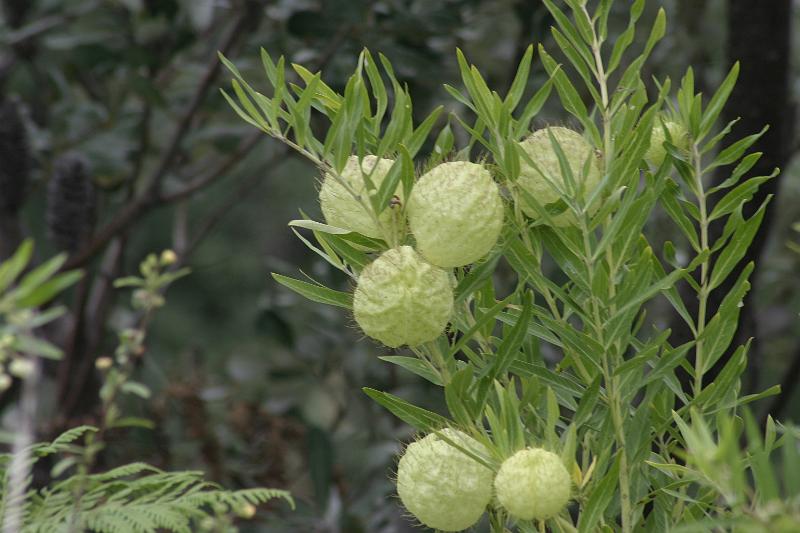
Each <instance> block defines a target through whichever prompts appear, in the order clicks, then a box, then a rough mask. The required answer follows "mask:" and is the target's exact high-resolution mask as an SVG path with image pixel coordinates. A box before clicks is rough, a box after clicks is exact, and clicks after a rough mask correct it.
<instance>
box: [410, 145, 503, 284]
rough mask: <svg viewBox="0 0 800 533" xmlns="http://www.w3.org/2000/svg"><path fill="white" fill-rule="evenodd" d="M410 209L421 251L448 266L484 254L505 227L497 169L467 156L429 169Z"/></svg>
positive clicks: (444, 266) (417, 188)
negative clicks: (467, 159)
mask: <svg viewBox="0 0 800 533" xmlns="http://www.w3.org/2000/svg"><path fill="white" fill-rule="evenodd" d="M407 212H408V224H409V226H410V228H411V232H412V233H413V234H414V237H415V238H416V240H417V249H418V250H419V253H420V254H422V256H423V257H424V258H425V259H427V260H428V261H430V262H431V263H433V264H434V265H437V266H440V267H442V268H452V267H457V266H464V265H468V264H470V263H474V262H475V261H477V260H478V259H480V258H482V257H483V256H485V255H486V254H487V253H489V251H490V250H491V249H492V247H494V245H495V243H496V242H497V238H498V237H499V236H500V231H501V230H502V229H503V212H504V210H503V199H502V198H501V196H500V190H499V189H498V187H497V184H496V183H495V182H494V180H493V179H492V175H491V174H490V173H489V171H488V170H486V168H484V167H483V165H478V164H475V163H469V162H465V161H454V162H450V163H442V164H440V165H437V166H436V167H434V168H433V169H432V170H430V171H428V172H427V173H425V174H424V175H423V176H422V177H421V178H420V179H419V181H418V182H417V183H416V185H414V189H413V190H412V192H411V197H410V198H409V200H408V211H407Z"/></svg>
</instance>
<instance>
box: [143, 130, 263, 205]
mask: <svg viewBox="0 0 800 533" xmlns="http://www.w3.org/2000/svg"><path fill="white" fill-rule="evenodd" d="M263 138H264V134H263V133H262V132H260V131H255V132H253V133H252V134H250V136H248V137H246V138H245V140H244V141H242V142H241V143H240V144H239V147H238V148H237V149H236V151H235V152H233V153H232V154H231V155H230V156H229V157H227V158H226V159H225V160H224V161H222V162H221V163H220V164H219V165H217V167H216V168H214V169H213V170H211V171H210V172H208V173H207V174H206V175H205V176H201V177H199V178H197V179H194V180H192V181H190V182H188V183H187V184H186V185H185V186H184V187H183V188H181V189H180V190H177V191H175V192H172V193H168V194H161V195H159V197H158V203H172V202H178V201H180V200H185V199H186V198H188V197H189V196H191V195H193V194H194V193H196V192H198V191H200V190H202V189H204V188H206V187H208V186H209V185H211V184H212V183H214V182H215V181H216V180H218V179H219V178H221V177H222V176H224V175H226V174H227V173H228V172H229V171H230V170H231V169H232V168H233V167H235V166H236V165H237V164H238V163H239V162H240V161H241V160H242V159H243V158H244V157H245V156H246V155H247V154H248V153H250V151H251V150H252V149H253V148H255V146H256V145H257V144H258V143H259V141H261V140H262V139H263Z"/></svg>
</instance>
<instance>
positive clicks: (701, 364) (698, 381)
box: [692, 143, 711, 398]
mask: <svg viewBox="0 0 800 533" xmlns="http://www.w3.org/2000/svg"><path fill="white" fill-rule="evenodd" d="M692 159H693V160H694V161H693V163H694V179H695V183H694V186H695V189H696V190H695V195H696V196H697V203H698V208H699V210H700V253H701V254H702V253H704V252H705V251H706V250H708V249H709V243H708V225H709V221H708V206H707V205H706V193H705V190H704V189H703V169H702V166H701V158H700V150H699V148H698V146H697V143H694V144H693V146H692ZM708 283H709V280H708V261H703V264H702V265H701V266H700V292H699V293H698V295H697V297H698V300H699V304H698V308H697V336H696V339H698V340H697V345H696V346H695V361H694V396H695V398H696V397H697V395H698V394H700V391H702V390H703V373H704V372H705V364H706V363H705V354H704V352H703V341H702V340H700V337H701V336H702V335H703V331H704V330H705V327H706V314H707V312H706V308H707V306H708V295H709V293H710V292H711V291H710V290H709V286H708Z"/></svg>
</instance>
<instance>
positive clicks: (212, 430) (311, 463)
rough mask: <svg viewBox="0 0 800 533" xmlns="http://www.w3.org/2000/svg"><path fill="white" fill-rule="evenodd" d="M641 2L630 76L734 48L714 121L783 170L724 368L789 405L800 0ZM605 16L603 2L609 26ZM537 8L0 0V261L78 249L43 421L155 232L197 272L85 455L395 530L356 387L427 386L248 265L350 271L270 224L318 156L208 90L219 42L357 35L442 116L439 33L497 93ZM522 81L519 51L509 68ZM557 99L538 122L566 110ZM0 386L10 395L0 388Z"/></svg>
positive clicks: (278, 44) (45, 423)
mask: <svg viewBox="0 0 800 533" xmlns="http://www.w3.org/2000/svg"><path fill="white" fill-rule="evenodd" d="M648 4H649V5H648V8H647V11H646V13H645V16H644V17H643V19H644V20H645V21H648V20H651V19H652V16H653V14H654V13H655V11H656V9H657V8H658V7H659V5H663V6H664V7H665V9H666V10H667V14H668V17H669V20H670V25H669V32H668V34H667V37H666V38H665V39H664V41H663V42H662V43H661V44H660V45H659V47H657V49H656V52H655V54H654V58H653V60H652V62H651V63H650V64H649V66H648V67H647V69H648V71H647V72H646V75H645V76H644V79H646V80H647V79H650V76H651V75H654V76H657V77H658V78H664V77H666V76H670V77H672V78H673V80H676V79H678V78H679V77H680V76H681V75H682V74H683V72H684V70H685V68H686V66H687V65H689V64H691V65H694V67H695V74H696V78H697V80H698V81H697V83H698V85H699V87H700V88H701V90H703V92H704V93H706V94H710V93H711V92H712V91H713V89H714V87H715V86H716V84H717V83H718V82H719V81H720V80H721V79H722V77H723V76H724V75H725V73H726V72H727V69H728V68H729V66H730V65H731V63H732V62H733V60H734V59H741V60H742V63H743V67H742V75H741V78H740V84H739V87H738V88H737V90H736V92H735V93H734V96H733V98H732V100H731V103H730V106H729V112H728V117H727V118H728V119H733V118H736V117H739V116H740V117H741V118H742V120H741V121H740V122H739V124H738V125H737V127H736V129H735V130H734V131H735V132H736V133H737V134H738V136H739V137H741V136H744V135H747V134H750V133H754V132H755V131H757V130H759V129H760V128H761V126H762V125H763V124H765V123H769V124H770V125H771V129H770V131H769V133H768V134H767V135H766V136H765V137H764V138H763V139H762V141H761V146H759V147H758V149H759V150H763V151H764V152H766V156H765V157H764V158H762V161H761V163H760V167H761V168H760V169H755V171H758V170H762V171H763V172H759V174H760V173H765V174H768V173H769V172H770V171H771V169H772V168H773V167H775V166H779V167H781V168H782V169H783V170H784V171H783V174H782V175H781V176H780V177H779V179H776V180H774V181H773V182H771V185H770V187H769V190H765V191H764V192H763V194H768V193H769V194H771V193H776V192H779V194H778V196H777V198H776V201H774V202H773V203H772V206H771V208H770V210H769V215H768V217H767V218H766V219H765V222H764V225H763V227H762V230H761V234H760V236H759V237H758V238H756V240H755V241H754V242H755V244H754V247H753V249H752V250H751V257H753V258H758V263H757V265H758V267H757V268H758V270H757V277H756V281H755V284H754V289H753V290H752V291H751V293H750V294H751V297H750V301H749V302H748V305H747V307H746V310H745V312H744V313H742V324H741V326H742V327H741V330H740V335H741V338H742V339H746V338H748V337H751V336H756V338H757V342H756V343H755V345H754V350H753V351H752V353H751V360H750V367H749V370H748V374H747V380H746V382H745V383H744V387H745V389H747V391H751V392H752V391H756V390H761V389H763V388H766V387H767V386H769V385H772V384H774V383H783V386H784V390H785V392H784V395H783V396H781V397H779V398H778V399H776V400H774V401H772V402H770V401H766V402H763V403H762V404H761V405H760V406H759V408H760V409H761V412H762V414H763V413H767V412H771V413H772V415H773V416H775V417H777V418H780V419H783V420H794V421H798V420H799V419H800V394H795V388H796V387H795V386H796V384H797V383H798V378H799V376H800V343H799V342H798V339H800V335H798V332H799V330H800V317H799V316H798V311H800V290H799V289H800V286H799V285H798V277H797V273H798V264H799V263H800V255H797V254H795V253H794V252H792V251H790V250H789V247H788V246H787V242H789V241H797V240H798V235H797V233H796V232H795V231H793V230H792V225H793V223H795V222H797V221H798V220H800V212H798V210H797V208H796V206H797V205H798V203H797V202H798V200H799V199H800V183H798V175H797V174H798V170H797V168H796V167H795V166H794V165H793V163H792V161H793V156H794V155H795V153H796V151H797V145H796V139H795V136H794V130H795V102H796V95H797V92H798V82H800V78H799V77H798V69H797V65H796V63H795V59H794V58H797V57H798V55H797V54H796V53H794V50H793V43H792V40H791V34H792V23H793V21H795V20H796V19H797V16H798V13H797V11H798V10H797V9H793V7H792V3H791V2H790V1H789V0H770V1H769V2H752V1H751V0H664V1H663V2H658V1H655V0H652V1H651V2H649V3H648ZM626 11H627V2H624V1H618V2H617V5H616V7H615V14H614V16H613V17H612V28H614V30H613V31H614V32H617V33H618V32H619V31H620V29H621V28H624V26H625V24H627V16H626ZM550 25H551V20H550V19H549V17H548V15H547V14H546V10H545V9H544V6H543V5H542V4H541V3H540V2H538V1H535V0H531V1H513V0H493V1H490V0H484V1H481V0H442V1H431V0H418V1H415V0H383V1H374V2H369V1H365V0H362V1H359V0H277V1H249V0H95V1H92V0H81V1H73V0H38V1H24V0H2V18H0V256H2V257H6V256H7V255H8V254H9V253H10V252H11V251H12V250H13V249H14V248H15V247H16V245H17V244H18V243H19V241H20V239H21V238H23V237H24V236H33V237H34V238H35V239H36V241H37V245H38V246H37V255H38V257H39V258H40V259H42V258H45V257H47V256H49V255H51V254H53V253H56V252H58V251H62V250H63V251H67V252H68V253H69V254H70V260H69V264H70V266H73V267H85V268H88V275H87V277H86V279H85V280H84V282H82V284H81V285H80V286H79V287H78V288H77V289H75V290H73V291H71V292H70V293H69V294H68V295H67V297H66V298H65V300H64V303H66V304H67V305H69V306H70V308H71V310H72V313H71V316H70V317H69V319H68V320H65V321H62V323H60V324H59V325H58V327H57V328H56V329H54V330H53V331H51V332H49V335H50V336H51V337H52V338H53V340H55V341H56V342H58V343H59V344H60V345H61V346H62V347H63V348H64V350H65V352H66V358H65V360H64V361H63V362H62V363H60V365H58V366H57V367H53V368H49V369H48V377H47V382H46V386H44V387H43V390H42V401H43V402H44V404H45V408H44V410H43V413H42V425H41V433H42V435H41V436H42V437H46V436H48V435H51V434H53V433H55V432H57V431H58V430H59V429H63V428H66V427H69V426H73V425H76V424H78V423H83V422H91V421H92V417H93V416H94V413H95V411H94V409H95V407H96V402H95V400H94V399H95V397H96V393H97V390H96V386H97V382H96V380H97V378H96V376H95V375H94V372H93V370H92V369H93V366H92V365H93V360H94V359H95V358H96V357H98V356H100V355H105V354H108V353H109V351H110V350H112V349H113V347H114V339H115V336H114V333H113V332H114V330H116V329H117V328H119V327H120V326H121V325H124V324H126V322H127V321H129V320H130V319H131V316H130V311H128V310H127V309H128V308H129V307H128V305H127V298H128V296H127V294H123V293H117V292H116V291H114V290H113V289H112V288H111V285H110V281H109V280H110V279H112V278H114V277H118V276H120V275H124V274H126V273H130V272H131V271H132V270H133V269H135V268H136V266H137V265H138V262H139V261H140V260H141V259H142V258H143V257H144V256H145V255H146V254H147V253H148V252H150V251H160V250H162V249H165V248H171V249H174V250H175V251H176V252H177V254H178V255H179V257H180V260H181V262H182V263H184V264H186V265H188V266H190V267H191V268H192V270H193V273H192V275H191V276H190V277H188V278H186V279H183V280H181V281H179V282H178V283H177V284H176V285H175V286H174V287H173V288H172V289H170V291H169V293H168V294H167V297H168V304H167V307H166V308H165V309H163V310H162V311H160V312H159V315H158V317H157V320H156V321H155V323H154V325H153V327H152V330H151V336H150V339H149V343H148V351H147V353H146V354H145V356H144V359H143V365H142V369H141V379H142V380H144V381H145V382H147V383H148V384H149V385H150V386H151V387H152V389H153V391H154V394H153V397H152V398H151V399H150V400H149V401H147V402H144V403H141V402H140V403H137V404H132V405H131V406H130V409H131V411H132V412H135V413H138V414H141V415H143V416H147V417H149V418H151V419H153V420H154V421H155V422H156V423H157V426H158V429H157V430H155V431H144V430H142V431H133V432H132V433H131V432H130V431H129V432H126V433H124V434H120V435H117V436H116V440H115V441H113V442H112V446H111V449H110V451H109V452H108V453H107V454H106V456H105V457H104V458H103V463H104V464H105V465H113V464H116V463H119V462H122V461H130V460H134V459H137V460H145V461H148V462H151V463H153V464H156V465H157V466H160V467H163V468H172V469H182V468H193V469H202V470H204V471H206V472H207V473H208V476H209V477H210V478H211V479H213V480H215V481H219V482H221V483H223V484H225V485H226V486H229V487H231V488H234V487H245V486H254V485H266V486H274V487H280V488H288V489H289V490H291V491H292V493H293V494H294V495H295V497H296V498H297V500H298V502H299V510H298V511H297V512H295V513H293V514H288V513H283V512H282V511H280V510H279V509H278V507H276V508H275V509H274V510H270V511H268V512H266V513H261V514H260V515H259V516H258V518H257V521H256V522H255V525H251V526H248V527H254V528H255V529H257V530H259V531H331V532H333V531H386V532H392V531H411V530H412V528H411V525H410V522H408V521H407V520H405V519H404V518H403V517H402V514H401V510H400V508H399V507H398V506H397V505H394V503H393V498H394V496H393V488H392V483H391V481H390V475H391V469H392V468H393V461H394V457H395V454H396V453H397V452H398V451H399V450H400V446H401V441H404V440H408V439H410V438H412V437H413V434H412V432H411V430H409V428H408V427H406V426H405V425H403V424H402V423H400V422H398V421H397V420H395V419H394V418H393V417H392V416H391V415H390V414H388V413H386V412H384V411H382V410H381V409H380V408H379V407H377V406H376V405H374V404H372V402H371V401H370V400H369V399H368V398H366V396H364V395H363V394H362V393H361V391H360V388H361V387H362V386H370V387H374V388H378V389H382V390H388V391H391V392H393V393H394V394H398V395H401V396H403V397H406V398H408V399H411V400H413V401H414V402H415V403H419V404H422V405H427V406H429V407H431V408H434V409H440V410H441V409H442V406H441V405H440V404H441V395H440V391H438V390H436V389H435V388H432V387H431V386H429V385H428V384H425V383H422V382H421V380H419V379H416V378H414V377H413V376H409V375H407V374H403V373H402V372H397V371H396V370H395V368H394V367H390V366H389V365H387V364H384V363H381V362H380V361H379V360H378V359H377V358H376V356H377V355H382V354H385V352H386V350H385V349H383V348H381V347H379V346H377V345H375V344H373V343H371V342H368V341H365V340H363V339H362V338H361V335H360V334H359V332H358V331H357V330H356V328H355V327H354V324H353V320H352V318H350V317H347V316H343V314H342V313H340V312H339V310H335V309H331V308H326V307H323V306H319V305H316V304H310V303H308V302H306V301H303V300H302V299H300V298H299V297H297V296H295V295H294V294H291V293H289V292H287V291H285V290H283V289H281V288H280V287H279V286H277V284H275V283H274V282H273V281H272V280H271V278H270V277H269V273H270V272H272V271H277V272H281V273H284V274H290V275H292V274H294V273H296V272H297V269H298V268H301V269H303V270H304V271H305V272H308V273H310V274H312V275H313V276H314V277H316V278H317V279H319V280H321V281H323V282H326V283H327V284H329V285H330V286H333V287H337V286H338V287H340V288H346V287H347V284H348V283H347V280H345V279H343V278H342V277H341V276H339V275H338V274H337V273H336V272H332V271H331V270H330V269H329V268H327V267H326V265H325V264H324V263H322V262H320V261H316V260H315V256H314V255H313V254H311V253H309V252H308V251H306V250H305V248H304V247H303V245H302V243H300V241H299V240H297V239H296V238H295V237H294V235H293V234H292V232H291V231H290V230H289V229H288V228H287V226H286V223H287V222H288V221H289V220H291V219H293V218H298V216H299V209H302V210H304V211H306V212H308V213H310V214H312V216H318V213H319V209H318V206H317V204H316V179H317V172H316V170H315V169H314V168H313V167H312V166H310V165H309V164H307V163H306V162H305V161H303V160H301V159H299V158H297V157H295V156H294V155H287V152H286V151H285V150H284V149H283V147H282V146H280V145H279V144H278V143H277V142H275V141H273V140H271V139H268V138H266V137H265V136H263V135H260V134H258V133H257V132H254V131H253V129H252V128H250V127H249V126H247V125H246V124H244V123H243V122H242V121H241V120H239V118H238V117H237V116H236V115H235V114H234V113H233V112H232V111H231V110H230V109H229V108H228V107H227V105H226V103H225V101H224V100H223V98H222V96H221V95H220V93H219V88H220V87H227V80H228V77H227V75H226V73H225V72H222V71H221V70H220V67H219V64H218V61H217V58H216V51H217V50H223V51H224V52H225V54H226V55H227V56H228V57H229V58H231V59H232V60H233V61H234V62H235V63H236V64H237V65H238V66H239V67H240V68H241V69H242V71H243V72H245V73H246V75H247V76H248V78H249V79H251V80H253V81H254V82H256V83H255V84H256V86H258V87H260V88H262V89H265V85H266V83H265V82H264V72H263V69H262V67H261V64H260V60H259V55H258V53H259V47H262V46H263V47H264V48H266V49H267V50H268V51H269V52H270V53H271V54H272V55H273V57H274V56H278V55H280V54H284V55H286V56H287V61H290V62H298V63H302V64H304V65H306V66H307V67H309V68H310V69H312V70H316V69H317V68H319V67H323V70H324V79H325V81H326V82H327V83H329V84H330V85H331V86H332V87H334V88H335V89H337V90H338V89H342V88H343V87H342V86H343V83H344V81H345V80H346V77H347V76H348V74H349V73H350V72H351V71H352V69H353V68H354V66H355V61H356V57H357V55H358V53H359V51H360V50H361V49H362V48H363V47H365V46H366V47H368V48H370V50H372V51H373V52H378V51H380V52H383V53H384V54H385V55H386V56H388V57H389V58H390V59H391V61H392V62H393V64H394V66H395V70H396V72H397V74H398V77H399V78H400V79H401V80H402V81H403V82H405V83H407V84H408V86H409V88H410V90H411V92H412V96H413V99H414V104H415V112H416V113H418V114H419V116H422V115H423V114H424V113H426V112H427V111H429V110H430V109H431V108H432V107H433V106H435V105H437V104H439V103H444V104H445V105H446V106H447V108H448V110H450V111H454V112H459V111H460V110H459V109H458V106H457V104H454V103H453V102H452V101H449V100H448V99H447V95H446V93H445V91H444V90H443V89H442V84H443V83H450V84H452V85H456V86H457V85H458V76H457V68H456V65H455V54H454V49H455V47H456V46H458V47H461V48H462V49H463V50H464V51H465V53H466V55H467V57H468V58H469V59H470V60H471V61H472V62H473V63H475V64H476V65H478V66H479V68H480V69H481V72H482V73H483V75H484V76H485V77H486V78H487V81H488V82H489V84H490V86H492V87H493V88H495V89H497V90H498V91H499V92H501V94H502V92H503V91H505V89H506V88H507V87H508V85H509V84H510V80H511V77H512V76H513V74H514V73H515V70H516V62H517V60H518V58H519V57H520V56H521V55H522V53H523V51H524V49H525V47H526V46H527V45H528V43H530V42H544V43H545V45H547V44H548V43H549V42H550V36H549V32H548V29H547V28H549V26H550ZM639 33H640V34H641V35H639V36H638V37H639V38H640V39H642V38H644V37H643V36H644V35H646V30H645V29H644V28H643V29H642V31H640V32H639ZM552 48H554V47H551V49H552ZM543 78H544V73H543V70H542V69H541V67H538V68H536V69H535V70H534V72H533V75H532V80H531V87H536V86H538V85H539V84H540V83H541V82H542V80H543ZM556 103H557V102H556V99H555V98H553V99H551V102H550V103H549V106H548V107H546V108H545V110H544V112H543V114H542V116H541V118H540V119H538V121H539V124H538V125H545V124H551V123H563V122H566V123H567V124H569V121H568V120H567V119H566V118H565V117H564V116H563V115H562V114H561V113H560V112H559V110H558V108H557V107H556ZM444 124H445V120H444V119H443V120H442V123H441V124H440V126H443V125H444ZM454 130H455V131H456V136H457V139H459V138H461V139H462V140H463V133H462V132H460V131H459V130H458V128H457V127H454ZM759 204H760V202H758V201H755V202H753V203H752V205H759ZM664 219H665V217H664V216H656V217H655V218H654V222H653V224H652V225H651V227H650V228H649V230H648V231H650V233H651V236H652V239H653V240H654V241H656V242H658V241H661V240H666V239H675V238H676V236H675V235H673V233H672V230H671V229H670V228H669V225H668V224H666V223H665V221H664ZM731 279H736V276H731ZM657 319H658V320H659V321H661V322H662V323H664V324H665V325H668V324H669V323H670V322H672V317H670V316H669V315H667V314H664V315H663V316H659V317H658V318H657ZM677 334H680V332H677ZM0 400H2V402H3V405H4V406H7V405H8V404H9V402H11V401H12V400H13V391H11V392H9V393H6V394H5V395H4V396H3V398H2V399H0ZM114 438H115V436H114V435H113V434H112V439H114Z"/></svg>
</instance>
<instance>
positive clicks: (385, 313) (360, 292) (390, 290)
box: [353, 246, 453, 348]
mask: <svg viewBox="0 0 800 533" xmlns="http://www.w3.org/2000/svg"><path fill="white" fill-rule="evenodd" d="M452 312H453V289H452V288H451V286H450V277H449V276H448V273H447V272H446V271H444V270H442V269H441V268H438V267H436V266H433V265H431V264H430V263H428V262H427V261H425V260H424V259H423V258H422V257H421V256H420V255H419V254H418V253H417V252H415V251H414V249H413V248H411V247H410V246H400V247H399V248H393V249H391V250H388V251H386V252H384V253H383V254H382V255H381V256H380V257H378V258H377V259H376V260H375V261H373V262H372V263H370V264H369V265H367V266H366V268H364V270H363V271H362V272H361V276H360V277H359V278H358V284H357V285H356V291H355V295H354V297H353V313H354V314H355V318H356V322H358V325H359V326H361V329H362V330H364V333H366V334H367V335H369V336H370V337H372V338H373V339H376V340H379V341H381V342H382V343H383V344H385V345H386V346H389V347H390V348H396V347H398V346H402V345H405V344H407V345H409V346H416V345H419V344H422V343H425V342H428V341H432V340H434V339H436V338H437V337H438V336H439V335H441V333H442V331H444V328H445V326H447V322H448V321H449V320H450V315H451V314H452Z"/></svg>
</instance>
